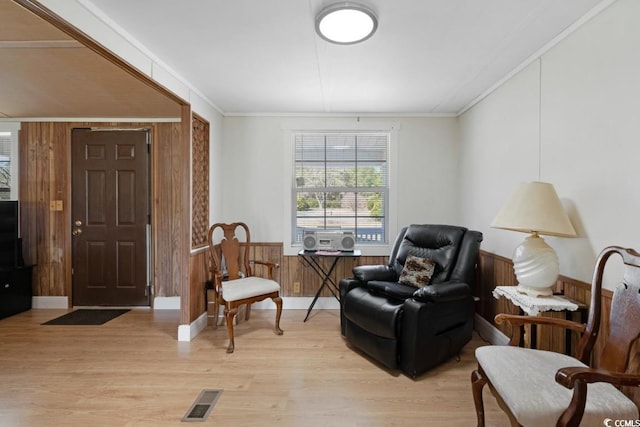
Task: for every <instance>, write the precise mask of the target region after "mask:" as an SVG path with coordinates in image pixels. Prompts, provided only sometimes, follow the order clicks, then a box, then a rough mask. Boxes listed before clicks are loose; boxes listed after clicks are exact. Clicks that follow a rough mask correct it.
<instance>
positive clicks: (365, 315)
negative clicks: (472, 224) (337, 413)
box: [339, 225, 482, 378]
mask: <svg viewBox="0 0 640 427" xmlns="http://www.w3.org/2000/svg"><path fill="white" fill-rule="evenodd" d="M481 242H482V233H480V232H478V231H471V230H467V229H466V228H464V227H458V226H451V225H410V226H409V227H405V228H403V229H402V231H401V232H400V234H399V235H398V237H397V238H396V241H395V243H394V245H393V248H392V251H391V254H390V256H389V264H388V265H364V266H358V267H355V268H354V269H353V276H354V277H352V278H348V279H342V280H341V281H340V284H339V288H340V322H341V330H342V335H343V336H344V337H345V339H346V341H347V343H349V344H350V345H351V346H353V347H355V348H357V349H358V350H360V351H362V352H363V353H365V354H367V355H368V356H370V357H371V358H373V359H375V360H377V361H378V362H380V363H381V364H382V365H384V366H386V367H387V368H389V369H391V370H397V369H400V370H401V371H402V372H404V373H405V374H406V375H407V376H409V377H411V378H415V377H417V376H419V375H421V374H422V373H424V372H425V371H427V370H429V369H431V368H433V367H435V366H437V365H438V364H440V363H442V362H444V361H445V360H447V359H448V358H450V357H452V356H454V355H457V354H458V353H459V352H460V350H461V349H462V347H464V345H465V344H466V343H467V342H469V340H471V334H472V331H473V316H474V302H473V301H474V300H473V294H472V289H473V283H474V280H475V276H476V266H477V260H478V253H479V250H480V243H481ZM410 255H413V256H415V257H419V258H421V259H427V260H430V261H431V262H432V263H433V264H435V267H434V271H433V276H432V277H431V281H430V282H429V284H428V285H427V286H423V287H419V288H416V287H415V286H411V285H407V284H404V283H399V279H400V276H401V273H402V271H403V268H404V266H405V261H406V260H407V257H408V256H410Z"/></svg>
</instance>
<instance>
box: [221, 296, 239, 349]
mask: <svg viewBox="0 0 640 427" xmlns="http://www.w3.org/2000/svg"><path fill="white" fill-rule="evenodd" d="M236 314H238V308H237V307H234V308H232V309H229V308H228V307H225V309H224V317H225V318H226V320H227V333H228V334H229V347H227V353H233V350H234V349H235V341H234V339H233V318H234V317H236Z"/></svg>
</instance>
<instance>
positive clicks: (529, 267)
mask: <svg viewBox="0 0 640 427" xmlns="http://www.w3.org/2000/svg"><path fill="white" fill-rule="evenodd" d="M513 270H514V272H515V273H516V278H517V279H518V291H520V292H522V293H526V294H527V295H530V296H534V297H537V296H548V295H552V294H553V288H554V287H555V285H556V282H557V280H558V274H559V273H560V266H559V264H558V256H557V255H556V252H555V251H554V250H553V248H552V247H551V246H549V245H548V244H547V242H545V241H544V239H543V238H542V237H540V236H538V235H537V234H536V233H534V234H532V235H531V236H529V237H527V238H526V239H525V241H524V242H523V243H522V244H521V245H520V246H518V247H517V248H516V250H515V251H514V254H513Z"/></svg>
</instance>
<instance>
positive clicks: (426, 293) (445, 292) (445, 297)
mask: <svg viewBox="0 0 640 427" xmlns="http://www.w3.org/2000/svg"><path fill="white" fill-rule="evenodd" d="M470 296H471V287H470V286H469V285H468V284H466V283H462V282H442V283H437V284H434V285H428V286H424V287H422V288H420V289H418V290H416V291H415V292H414V293H413V298H414V299H415V300H417V301H424V302H449V301H458V300H461V299H465V298H469V297H470Z"/></svg>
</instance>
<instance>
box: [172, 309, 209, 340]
mask: <svg viewBox="0 0 640 427" xmlns="http://www.w3.org/2000/svg"><path fill="white" fill-rule="evenodd" d="M206 327H207V313H202V314H201V315H200V317H198V318H197V319H196V320H194V321H193V322H191V324H189V325H178V341H191V340H192V339H194V338H195V337H196V336H197V335H198V334H199V333H200V332H202V331H203V330H204V328H206Z"/></svg>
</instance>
